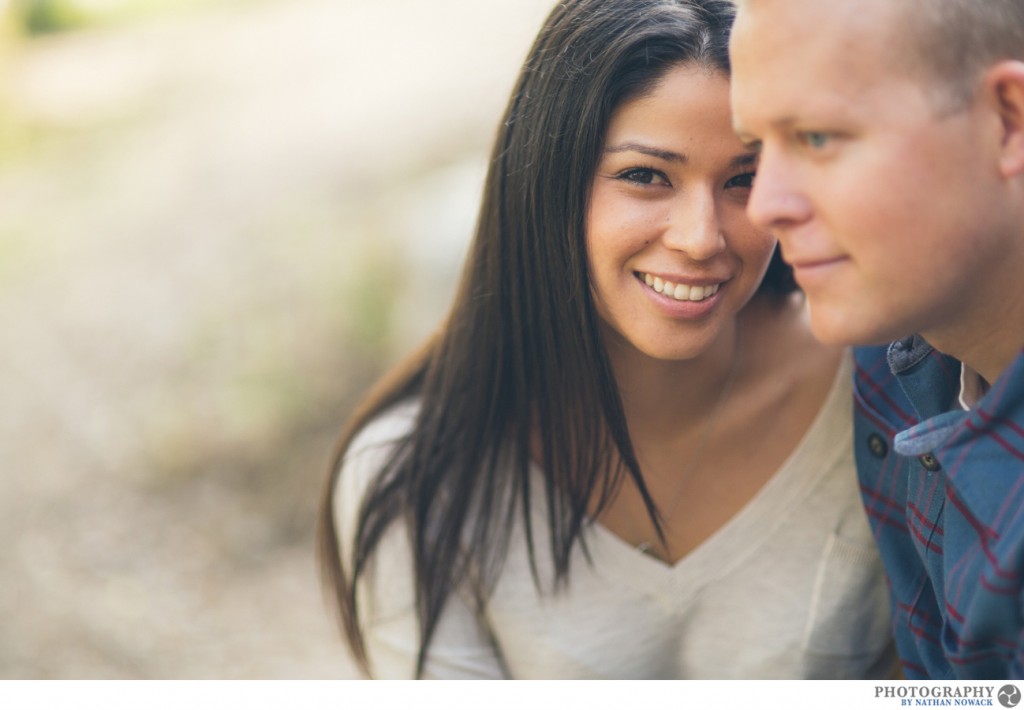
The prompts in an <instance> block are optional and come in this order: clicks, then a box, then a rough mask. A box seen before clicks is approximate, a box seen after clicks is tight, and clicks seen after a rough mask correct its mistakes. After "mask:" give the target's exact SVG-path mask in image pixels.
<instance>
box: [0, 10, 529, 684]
mask: <svg viewBox="0 0 1024 710" xmlns="http://www.w3.org/2000/svg"><path fill="white" fill-rule="evenodd" d="M548 5H549V2H548V0H544V1H540V0H529V1H527V0H505V1H503V2H500V3H499V2H490V1H488V2H479V0H444V1H436V2H431V3H426V2H422V1H421V0H391V2H388V3H375V2H369V1H367V2H353V1H348V2H346V1H344V0H342V1H340V2H339V1H338V0H262V1H261V2H255V3H248V4H245V3H235V4H230V5H226V6H224V7H222V8H220V9H216V10H210V11H207V12H204V13H201V14H191V15H180V16H174V17H167V18H164V19H163V20H160V21H154V22H152V23H149V24H146V25H136V26H132V27H123V28H119V29H114V30H107V31H102V32H100V31H92V32H88V33H81V34H77V35H67V36H63V37H54V38H50V39H46V40H42V41H39V42H37V43H33V44H32V45H31V46H27V47H24V48H22V49H20V50H19V51H17V52H13V53H10V54H5V55H4V56H5V60H4V61H5V65H3V66H0V110H6V111H8V112H13V113H12V114H11V115H13V116H14V118H13V119H12V123H11V124H10V125H13V126H14V127H15V130H16V131H18V135H19V136H21V137H22V138H24V137H26V136H28V137H29V138H31V140H30V141H29V142H28V143H27V145H26V144H24V143H18V144H17V147H16V149H15V147H14V146H15V145H16V144H15V143H13V142H12V141H11V140H8V141H7V142H6V143H5V142H3V141H0V146H8V147H9V149H8V150H6V152H2V153H0V324H2V335H0V338H2V342H0V345H2V347H0V393H2V397H3V406H2V407H0V462H2V467H3V468H2V475H3V476H4V482H5V484H6V485H5V489H6V492H5V495H4V496H2V497H0V539H2V540H4V541H6V543H7V544H4V545H2V546H0V618H2V619H3V620H4V622H3V627H4V630H3V632H2V633H0V677H6V678H331V677H344V676H346V674H347V672H348V671H347V670H346V665H345V663H344V658H343V655H342V653H341V649H340V645H339V642H338V640H337V638H336V636H335V634H334V631H333V628H332V627H331V626H330V621H329V619H328V618H327V615H326V613H325V612H324V608H323V605H322V603H321V598H320V593H319V589H318V588H317V584H316V576H315V572H314V567H313V561H312V554H311V514H312V509H313V506H314V504H315V498H316V494H317V487H318V485H319V479H320V476H321V470H322V467H323V466H324V465H325V462H326V461H327V457H328V453H329V448H330V440H331V438H332V435H333V430H334V427H335V425H336V424H337V423H338V422H339V421H340V419H341V417H342V416H343V415H344V411H345V407H346V406H348V404H349V403H350V401H351V397H352V393H353V392H354V391H356V390H358V389H360V388H361V387H363V386H364V385H365V382H366V379H367V377H368V376H369V374H368V373H371V372H372V371H374V370H375V369H376V368H378V367H379V365H380V361H381V360H382V359H386V358H387V357H390V356H391V355H392V354H393V353H394V352H396V351H397V350H400V349H401V348H402V347H404V346H405V344H406V343H407V342H408V341H409V340H410V339H412V338H413V337H414V335H415V332H416V329H417V328H425V327H427V326H428V325H429V324H430V323H431V322H432V321H433V320H434V319H436V317H437V316H438V314H439V312H440V308H442V304H443V302H444V300H445V293H446V292H445V288H447V287H448V285H449V284H450V279H451V275H452V273H454V263H455V262H456V261H457V256H458V253H459V250H460V248H461V244H462V240H463V239H464V237H465V233H466V231H467V230H468V228H469V225H470V224H471V221H472V209H473V202H474V200H475V194H476V189H477V181H478V179H479V175H480V171H481V169H482V168H481V161H482V160H483V158H482V155H483V152H482V151H483V149H484V146H485V145H486V143H487V141H488V139H489V137H490V135H491V132H492V126H493V124H494V122H495V121H496V120H497V117H498V114H499V112H500V108H501V105H502V103H503V102H504V98H505V94H506V92H507V90H508V88H509V87H510V85H511V81H512V77H513V74H514V71H515V68H516V66H517V64H518V62H519V60H520V58H521V57H522V55H523V54H524V53H525V51H526V49H527V47H528V43H529V41H530V38H531V36H532V33H533V32H534V30H535V28H536V26H537V25H538V24H539V22H540V20H541V19H542V17H543V14H544V12H545V11H546V10H547V7H548ZM0 125H2V124H0ZM424 294H433V298H425V297H424ZM386 326H390V328H392V329H397V332H396V331H394V330H390V329H389V328H388V327H386Z"/></svg>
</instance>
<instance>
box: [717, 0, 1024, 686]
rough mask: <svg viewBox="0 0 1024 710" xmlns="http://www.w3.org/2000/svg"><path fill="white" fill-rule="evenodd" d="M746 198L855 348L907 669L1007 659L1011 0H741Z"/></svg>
mask: <svg viewBox="0 0 1024 710" xmlns="http://www.w3.org/2000/svg"><path fill="white" fill-rule="evenodd" d="M738 4H739V7H740V9H739V14H738V17H737V21H736V25H735V28H734V30H733V36H732V44H731V52H732V60H733V110H734V113H735V124H736V129H737V132H738V133H739V135H740V136H741V137H742V138H744V140H746V141H748V142H750V143H751V144H753V145H755V146H757V147H758V148H759V150H760V164H759V167H758V175H757V181H756V183H755V185H754V189H753V192H752V193H751V195H750V202H749V205H748V211H749V214H750V216H751V217H752V218H753V220H754V221H755V222H756V223H758V224H760V225H761V226H763V227H765V228H770V229H771V230H773V231H774V232H775V234H776V235H777V236H778V238H779V240H780V243H781V245H782V251H783V255H784V256H785V258H786V260H787V261H789V262H790V263H791V264H792V265H793V267H794V270H795V275H796V279H797V281H798V282H799V283H800V285H801V287H802V288H803V290H804V292H805V293H806V295H807V299H808V302H809V305H810V312H811V323H812V326H813V328H814V331H815V333H816V335H817V336H818V337H819V338H821V339H822V340H824V341H826V342H831V343H849V344H860V345H878V344H881V343H885V342H888V341H891V340H896V342H894V343H893V344H892V345H891V346H889V347H888V348H885V347H863V348H859V349H858V351H857V382H856V392H857V402H856V414H857V425H856V431H855V435H856V437H857V441H856V447H857V463H858V469H859V472H860V478H861V489H862V493H863V498H864V502H865V505H866V509H867V512H868V516H869V519H870V520H871V524H872V527H873V529H874V531H875V534H876V537H877V539H878V543H879V546H880V548H881V551H882V556H883V559H884V561H885V564H886V570H887V572H888V574H889V576H890V581H891V590H892V605H893V616H894V633H895V636H896V643H897V647H898V649H899V651H900V655H901V658H902V660H903V670H904V674H905V675H906V676H907V677H908V678H929V677H930V678H1008V677H1013V678H1020V677H1024V603H1022V594H1024V592H1022V586H1024V583H1022V580H1024V355H1022V352H1021V349H1022V346H1024V61H1022V60H1024V1H1022V0H859V1H858V2H841V1H838V0H836V1H834V2H833V1H832V0H828V1H825V0H739V3H738Z"/></svg>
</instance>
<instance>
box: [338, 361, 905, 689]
mask: <svg viewBox="0 0 1024 710" xmlns="http://www.w3.org/2000/svg"><path fill="white" fill-rule="evenodd" d="M850 367H851V365H850V361H849V358H846V359H844V362H843V365H842V367H841V368H840V371H839V372H838V374H837V377H836V381H835V383H834V384H833V386H832V390H831V392H830V393H829V395H828V398H827V401H826V403H825V405H824V406H823V408H822V410H821V411H820V412H819V413H818V415H817V418H816V419H815V421H814V423H813V424H812V426H811V428H810V429H809V430H808V432H807V433H806V434H805V436H804V438H803V440H802V441H801V442H800V444H799V445H798V446H797V448H796V449H795V450H794V451H793V452H792V454H791V455H790V457H789V458H788V460H787V461H786V462H785V463H784V464H783V466H782V467H781V468H780V469H779V471H777V472H776V473H775V474H774V476H773V477H772V478H771V479H770V480H769V481H768V483H766V484H765V486H764V487H763V488H762V489H761V490H760V491H759V492H758V493H757V495H755V496H754V498H753V499H751V500H750V501H749V502H748V503H747V505H746V506H745V507H744V508H743V509H741V510H740V511H739V512H738V513H737V514H736V515H735V516H734V517H733V518H732V519H731V520H730V521H729V522H728V523H726V524H725V525H724V526H723V527H721V528H720V529H719V530H718V531H717V532H715V533H714V534H713V535H712V536H711V537H710V538H709V539H707V540H706V541H705V542H704V543H703V544H701V545H700V546H699V547H698V548H696V549H695V550H693V552H691V553H690V554H689V555H687V556H686V557H685V558H683V559H682V560H680V561H679V562H678V563H676V564H675V565H673V566H668V565H666V564H664V563H662V562H660V561H659V560H656V559H654V558H652V557H649V556H647V555H645V554H643V553H641V552H639V551H638V550H636V549H635V548H633V547H631V546H630V545H627V544H626V543H625V542H623V541H622V540H621V539H619V538H618V537H616V536H615V535H614V534H612V533H611V532H609V531H608V530H607V529H605V528H604V527H602V526H601V525H599V524H597V523H593V524H591V525H590V526H589V528H587V530H586V532H585V536H586V541H587V547H588V549H589V551H590V554H591V561H590V562H588V561H587V559H586V558H585V557H584V555H583V552H582V550H579V549H577V550H576V551H575V553H574V555H575V557H574V559H573V560H572V563H571V568H570V577H569V584H568V587H567V588H564V589H560V590H559V591H557V592H555V591H552V589H551V584H550V583H551V580H552V578H553V574H552V565H551V559H550V556H549V554H548V551H547V546H546V544H545V542H544V540H545V539H546V535H547V532H546V531H547V523H546V517H545V501H544V500H543V499H542V497H538V500H537V501H536V503H535V504H534V507H533V509H532V510H531V515H532V520H533V526H534V531H535V532H534V534H535V535H536V539H537V540H538V541H539V543H538V544H537V546H536V548H537V549H536V554H537V563H538V569H539V572H540V580H541V582H542V588H541V590H540V591H538V589H537V587H536V586H535V584H534V580H533V577H532V576H531V574H530V567H529V561H528V558H527V554H526V544H525V539H524V535H523V531H522V529H521V527H520V528H517V529H516V530H515V531H514V533H513V538H512V544H511V548H510V552H509V556H508V558H507V560H506V561H505V564H504V566H503V568H502V571H501V574H500V577H499V579H498V581H497V585H496V587H495V589H494V592H493V595H492V596H491V597H490V599H489V601H488V604H487V610H486V619H484V620H480V619H478V618H477V617H476V615H475V614H474V612H473V609H472V607H471V606H470V605H469V604H468V603H466V602H465V600H464V599H463V598H462V597H461V596H458V595H455V596H453V597H452V598H451V599H450V600H449V602H448V605H447V607H446V609H445V612H444V614H443V615H442V618H441V621H440V624H439V628H438V630H437V632H436V636H435V638H434V641H433V643H432V644H431V646H430V650H429V656H428V662H427V666H426V674H425V675H426V677H428V678H550V679H572V678H669V679H671V678H721V679H727V678H747V679H757V678H878V677H888V676H889V675H890V673H891V672H892V670H893V666H894V663H895V656H894V654H893V650H892V644H891V641H890V633H889V608H888V592H887V589H886V583H885V579H884V577H883V572H882V566H881V562H880V560H879V557H878V554H877V552H876V550H875V546H874V542H873V540H872V537H871V532H870V530H869V529H868V525H867V520H866V518H865V514H864V511H863V508H862V507H861V503H860V497H859V494H858V490H857V477H856V474H855V470H854V463H853V455H852V449H851V443H852V442H851V431H852V423H851V422H852V419H851V409H852V397H851V387H850V374H851V373H850ZM414 414H415V404H410V405H407V406H403V407H399V408H396V409H395V410H393V411H392V412H390V413H388V414H386V415H384V416H382V417H380V418H379V419H377V420H375V421H374V422H372V423H371V424H370V425H369V426H368V427H367V428H366V429H365V430H364V431H363V432H362V433H360V435H359V436H358V437H357V439H356V440H355V441H354V442H353V445H352V447H351V448H350V453H349V454H348V456H347V457H346V459H345V463H344V465H343V470H342V473H341V481H340V484H339V488H338V492H337V496H336V499H335V515H336V519H337V521H338V526H339V530H340V531H341V534H342V540H343V547H346V548H347V547H348V545H350V544H351V539H352V533H353V529H354V524H355V518H356V514H357V512H358V508H359V504H360V502H361V500H362V497H363V493H364V491H365V489H366V487H367V486H368V484H369V481H370V480H372V478H373V476H375V475H377V473H378V472H379V470H380V466H381V462H382V461H383V460H384V457H386V456H387V453H388V451H389V449H390V446H391V445H392V442H394V441H395V439H396V438H398V437H400V436H402V435H403V434H404V433H405V432H407V431H408V428H409V427H410V425H411V422H412V417H413V416H414ZM520 525H521V524H520ZM411 574H412V573H411V563H410V554H409V549H408V543H407V539H406V533H405V531H404V530H403V529H401V528H400V527H398V526H396V527H394V528H393V529H392V530H391V531H390V533H389V534H388V535H387V536H386V537H385V539H384V540H383V542H382V544H381V546H380V547H379V548H378V551H377V552H376V554H375V557H374V560H373V562H372V564H371V565H370V569H369V570H368V573H367V575H366V578H365V583H364V584H362V585H361V588H360V590H359V597H360V609H361V613H362V614H364V615H365V634H366V640H367V646H368V650H369V655H370V660H371V664H372V670H373V674H374V676H375V677H379V678H408V677H411V676H412V675H413V669H414V665H415V658H416V651H417V646H418V640H417V639H418V632H417V624H416V617H415V611H414V608H413V603H412V601H413V579H412V576H411Z"/></svg>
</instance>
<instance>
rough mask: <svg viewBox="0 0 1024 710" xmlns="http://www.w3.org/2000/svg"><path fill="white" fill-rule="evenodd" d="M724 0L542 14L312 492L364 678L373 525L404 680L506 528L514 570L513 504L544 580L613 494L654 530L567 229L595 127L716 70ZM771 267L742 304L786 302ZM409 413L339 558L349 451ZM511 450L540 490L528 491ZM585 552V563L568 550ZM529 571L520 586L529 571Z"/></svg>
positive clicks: (495, 561)
mask: <svg viewBox="0 0 1024 710" xmlns="http://www.w3.org/2000/svg"><path fill="white" fill-rule="evenodd" d="M733 12H734V10H733V6H732V3H731V2H730V1H729V0H570V1H569V2H561V3H559V4H558V5H557V6H556V7H555V9H554V10H553V11H552V13H551V15H550V16H549V17H548V19H547V21H546V23H545V24H544V26H543V28H542V29H541V31H540V34H539V35H538V37H537V39H536V41H535V43H534V45H533V48H532V49H531V50H530V53H529V56H528V57H527V59H526V63H525V65H524V66H523V69H522V72H521V74H520V76H519V79H518V82H517V84H516V87H515V90H514V92H513V94H512V98H511V101H510V103H509V106H508V108H507V110H506V113H505V117H504V120H503V122H502V124H501V126H500V129H499V131H498V135H497V139H496V141H495V146H494V150H493V153H492V156H491V161H490V169H489V172H488V174H487V178H486V183H485V186H484V194H483V200H482V204H481V207H480V214H479V219H478V223H477V226H476V233H475V237H474V239H473V242H472V245H471V247H470V250H469V255H468V258H467V261H466V264H465V267H464V271H463V273H462V278H461V282H460V285H459V288H458V291H457V295H456V297H455V301H454V304H453V306H452V309H451V311H450V313H449V316H448V318H447V320H446V322H445V324H444V326H443V327H442V329H441V330H440V331H439V333H438V334H437V335H436V336H435V337H434V338H432V339H431V340H430V341H429V342H428V343H427V344H426V345H424V347H423V348H422V349H421V350H420V351H418V352H417V353H415V354H414V355H413V356H411V357H410V358H408V359H407V360H406V361H405V362H404V363H402V364H401V365H400V366H399V367H398V368H396V369H395V370H394V371H393V372H392V373H391V374H390V375H389V376H388V377H387V378H385V379H384V380H383V381H382V382H381V383H379V384H378V386H377V388H376V390H375V391H374V392H372V393H371V394H370V396H369V398H368V399H367V400H366V402H365V403H364V404H363V405H362V406H361V408H360V409H359V411H358V412H356V414H355V415H354V416H353V418H352V419H351V421H350V422H349V423H348V425H347V427H346V429H345V430H344V432H343V433H342V435H341V438H340V442H339V448H338V454H337V457H336V459H335V461H334V465H333V466H332V469H331V474H330V478H329V479H328V482H327V486H326V489H325V491H324V495H323V501H322V507H321V510H320V520H319V525H320V527H319V539H318V542H319V552H320V560H321V565H322V568H323V573H324V577H325V583H326V585H327V587H328V589H329V590H330V592H331V594H332V595H333V596H334V597H335V598H336V600H337V604H338V607H339V609H340V612H341V620H342V625H343V628H344V632H345V635H346V637H347V640H348V642H349V645H350V646H351V647H352V649H353V651H354V653H355V656H356V658H357V659H358V660H359V661H360V663H361V664H362V665H363V667H364V668H367V664H368V660H367V656H366V651H365V646H364V642H363V637H362V634H361V631H360V619H359V609H358V608H357V606H356V593H355V589H356V586H357V584H358V583H359V580H360V576H361V575H362V574H363V573H364V571H365V569H366V565H367V562H368V560H369V559H370V557H371V555H372V554H373V552H374V549H375V547H376V546H377V544H378V543H379V541H380V540H381V537H382V536H383V534H384V533H385V531H386V530H388V529H389V528H390V526H392V525H395V524H401V525H404V526H405V527H406V529H407V531H408V535H409V539H410V544H411V549H412V554H413V564H414V567H415V569H414V570H413V573H414V577H415V580H416V590H415V591H416V605H417V614H418V618H419V627H420V646H419V656H418V659H417V667H416V668H417V674H418V675H421V674H422V671H423V667H424V664H425V662H426V657H427V649H428V647H429V645H430V641H431V638H432V635H433V633H434V631H435V629H436V627H437V622H438V619H439V617H440V614H441V611H442V609H443V607H444V604H445V602H446V600H447V599H448V598H449V596H450V595H451V593H452V591H453V589H454V588H455V587H456V586H457V585H459V584H465V583H467V582H466V580H468V579H471V580H474V581H473V582H472V584H473V587H474V589H473V591H474V592H475V594H476V598H477V603H478V604H479V605H480V611H481V612H482V610H483V605H484V604H485V601H486V595H487V585H488V582H490V581H493V579H494V577H495V575H496V573H497V571H498V568H499V566H500V565H501V563H502V561H503V560H504V557H505V553H506V551H507V548H508V544H509V538H510V532H511V530H512V527H513V526H514V525H515V524H516V522H517V520H519V521H520V522H521V523H522V524H523V525H524V526H525V532H526V544H527V547H528V553H529V557H530V560H531V563H533V561H534V559H535V554H534V553H535V547H536V545H537V544H538V543H540V542H541V541H540V540H538V539H537V537H536V536H535V531H534V530H533V529H532V527H531V525H530V516H529V501H530V499H531V497H534V496H537V495H542V496H544V497H545V498H546V500H547V503H548V506H547V508H548V511H549V514H548V521H547V522H548V526H547V533H548V534H547V536H546V540H544V541H543V542H544V543H545V544H547V545H549V546H550V551H551V556H552V559H553V561H554V569H555V577H556V579H555V581H556V582H562V583H564V582H565V581H566V579H567V576H568V571H569V560H570V552H571V550H572V548H573V545H574V544H576V543H577V542H579V543H581V544H583V539H582V537H581V531H582V528H583V526H584V524H585V522H586V521H587V519H588V511H589V513H592V512H593V507H592V506H593V505H594V504H595V501H596V505H597V509H598V510H601V509H603V507H604V506H605V505H607V503H608V502H609V501H610V500H611V498H612V495H613V494H614V492H615V491H616V489H617V488H618V486H619V485H620V484H621V482H622V481H623V477H624V476H628V477H629V478H631V479H632V480H633V482H634V483H635V485H636V486H637V488H638V489H639V490H640V493H641V495H642V496H643V498H644V500H645V502H646V504H647V508H648V511H649V512H650V514H651V518H652V521H653V522H654V524H655V526H656V528H657V529H658V530H659V531H660V522H659V518H658V515H657V509H656V508H655V506H654V503H653V501H652V500H651V498H650V496H649V494H648V492H647V487H646V486H645V485H644V480H643V476H642V475H641V473H640V467H639V465H638V464H637V460H636V456H635V455H634V452H633V446H632V444H631V442H630V438H629V434H628V431H627V426H626V420H625V416H624V414H623V407H622V402H621V400H620V398H619V391H618V388H617V386H616V382H615V378H614V376H613V374H612V368H611V365H610V363H609V360H608V356H607V354H606V352H605V349H604V346H603V345H602V340H601V337H600V335H599V329H598V316H597V315H596V312H595V310H594V305H593V302H592V298H591V292H590V287H589V277H588V270H587V260H586V249H585V245H584V222H585V215H586V212H587V202H588V196H589V192H590V186H591V182H592V180H593V176H594V174H595V172H596V168H597V163H598V159H599V156H600V153H601V151H602V148H603V141H604V136H605V132H606V130H607V127H608V123H609V120H610V118H611V115H612V112H613V111H614V110H615V109H616V108H617V107H618V106H620V105H621V104H623V103H624V102H626V101H629V100H631V99H634V98H637V97H639V96H642V95H644V94H645V93H646V92H650V91H651V90H653V88H654V86H655V84H656V83H657V81H658V80H659V79H660V78H661V77H662V76H663V75H664V74H665V73H666V72H667V71H668V70H669V69H671V68H672V67H675V66H678V65H680V64H690V65H694V66H700V67H704V68H707V69H708V70H709V71H715V72H721V73H723V74H728V71H729V64H728V52H727V48H728V33H729V27H730V25H731V23H732V19H733ZM793 288H794V284H793V281H792V278H791V274H790V272H789V270H788V268H787V267H786V266H785V264H784V263H783V262H782V261H781V260H779V258H778V255H777V254H776V255H775V256H774V257H773V262H772V264H771V266H770V267H769V270H768V273H767V275H766V277H765V281H764V283H763V284H762V286H761V289H762V290H769V291H774V292H777V293H786V292H789V291H791V290H792V289H793ZM413 398H415V399H417V400H418V401H419V404H420V406H419V408H418V411H417V415H416V419H415V425H414V427H413V429H412V431H411V432H409V434H408V436H407V437H405V438H404V439H403V440H402V441H401V442H399V443H398V444H397V445H396V448H395V450H394V452H393V454H392V455H391V457H390V459H389V461H388V463H387V465H386V466H385V467H384V469H383V470H382V471H381V472H380V474H379V476H377V477H376V479H375V481H374V483H373V484H372V485H371V486H370V488H369V489H368V491H367V493H366V497H365V499H364V501H363V503H362V506H361V508H360V512H359V517H358V522H357V527H356V536H355V540H354V541H346V546H345V548H346V549H349V548H351V549H352V550H353V554H352V555H351V559H345V560H342V556H341V552H340V551H341V549H342V546H341V545H340V544H339V537H338V532H337V529H336V526H335V520H334V516H333V513H332V510H333V499H334V496H335V495H336V492H335V489H336V486H337V481H338V475H339V471H340V469H341V464H342V462H343V461H344V457H345V454H346V451H347V449H348V447H349V445H350V444H351V442H352V439H353V437H354V436H355V435H356V434H357V433H358V432H359V430H360V429H361V428H363V427H364V426H365V425H366V424H367V423H368V422H369V421H370V420H372V419H374V418H375V417H377V416H379V415H380V414H381V413H382V412H384V411H385V410H387V409H388V408H390V407H392V406H394V405H395V404H396V403H398V402H400V401H403V400H407V399H413ZM531 453H532V454H534V455H535V456H537V457H538V458H539V460H538V462H537V463H539V464H540V470H541V471H542V472H543V481H544V485H543V490H541V491H537V490H534V488H535V487H534V486H531V476H530V475H529V467H530V460H531ZM584 549H585V548H584ZM534 576H535V578H536V576H537V571H536V565H534Z"/></svg>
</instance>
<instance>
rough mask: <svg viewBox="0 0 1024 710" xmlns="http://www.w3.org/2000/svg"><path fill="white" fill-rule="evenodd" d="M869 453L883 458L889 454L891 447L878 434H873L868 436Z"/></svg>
mask: <svg viewBox="0 0 1024 710" xmlns="http://www.w3.org/2000/svg"><path fill="white" fill-rule="evenodd" d="M868 451H870V452H871V453H872V454H874V455H875V456H876V457H878V458H882V457H883V456H885V455H886V454H887V453H889V446H888V444H886V443H885V439H883V438H882V437H881V436H879V435H878V434H871V435H870V436H868Z"/></svg>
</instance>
